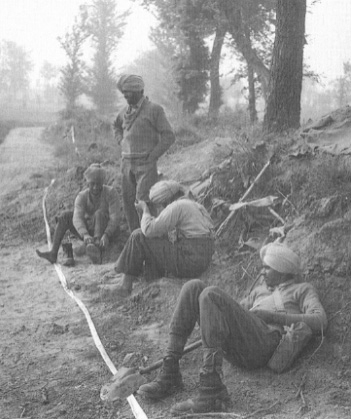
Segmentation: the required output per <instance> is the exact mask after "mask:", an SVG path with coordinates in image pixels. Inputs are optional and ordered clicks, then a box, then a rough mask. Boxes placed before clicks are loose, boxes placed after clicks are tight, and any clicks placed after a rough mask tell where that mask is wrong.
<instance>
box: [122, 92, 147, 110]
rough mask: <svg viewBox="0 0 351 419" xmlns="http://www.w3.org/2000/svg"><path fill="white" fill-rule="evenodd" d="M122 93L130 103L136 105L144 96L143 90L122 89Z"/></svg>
mask: <svg viewBox="0 0 351 419" xmlns="http://www.w3.org/2000/svg"><path fill="white" fill-rule="evenodd" d="M122 94H123V96H124V98H125V100H126V101H127V102H128V105H132V106H135V105H136V104H137V103H138V102H139V100H140V99H141V98H142V96H143V91H140V92H133V91H131V90H122Z"/></svg>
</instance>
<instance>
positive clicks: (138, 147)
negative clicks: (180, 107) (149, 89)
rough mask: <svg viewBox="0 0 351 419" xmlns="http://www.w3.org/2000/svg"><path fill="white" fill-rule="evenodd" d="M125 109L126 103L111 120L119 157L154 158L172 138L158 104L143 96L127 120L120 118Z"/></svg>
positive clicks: (149, 159) (150, 159)
mask: <svg viewBox="0 0 351 419" xmlns="http://www.w3.org/2000/svg"><path fill="white" fill-rule="evenodd" d="M127 110H128V107H127V106H126V107H125V108H123V109H122V111H121V112H120V113H119V114H118V115H117V118H116V120H115V123H114V129H115V138H116V140H117V141H118V143H120V144H121V145H122V158H127V159H132V160H137V161H138V160H141V161H143V160H146V159H147V160H148V161H149V162H151V161H156V160H157V159H158V158H159V157H161V156H162V154H164V153H165V152H166V151H167V150H168V148H169V147H170V146H171V145H172V144H173V143H174V141H175V135H174V132H173V130H172V128H171V126H170V124H169V122H168V120H167V118H166V115H165V112H164V110H163V108H162V106H160V105H157V104H155V103H152V102H150V101H149V99H148V98H146V97H145V99H144V100H143V101H142V102H141V104H140V108H139V109H137V110H135V112H134V114H135V117H133V118H132V121H130V122H126V119H125V118H124V114H125V113H126V112H127Z"/></svg>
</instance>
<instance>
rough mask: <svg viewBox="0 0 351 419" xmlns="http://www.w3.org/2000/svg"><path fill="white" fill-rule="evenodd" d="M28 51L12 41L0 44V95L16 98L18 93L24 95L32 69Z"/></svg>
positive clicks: (11, 98)
mask: <svg viewBox="0 0 351 419" xmlns="http://www.w3.org/2000/svg"><path fill="white" fill-rule="evenodd" d="M32 67H33V65H32V62H31V60H30V57H29V53H28V52H27V51H26V50H25V49H24V48H23V47H21V46H19V45H17V44H16V43H15V42H12V41H6V40H4V41H2V42H1V44H0V95H5V96H6V97H7V98H8V99H10V100H13V99H16V96H17V95H18V94H19V93H22V95H25V92H26V90H27V89H28V87H29V74H30V71H31V70H32Z"/></svg>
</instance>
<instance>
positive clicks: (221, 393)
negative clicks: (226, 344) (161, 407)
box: [171, 350, 230, 416]
mask: <svg viewBox="0 0 351 419" xmlns="http://www.w3.org/2000/svg"><path fill="white" fill-rule="evenodd" d="M206 351H207V352H206ZM222 362H223V355H222V353H221V350H218V351H217V350H215V351H213V350H210V351H208V350H205V353H204V364H203V367H202V369H201V371H200V386H199V392H198V395H197V396H196V397H195V398H194V399H188V400H186V401H184V402H180V403H176V404H175V405H174V406H173V407H172V408H171V413H172V415H174V416H182V415H185V414H189V413H209V412H225V411H227V409H228V407H229V405H230V397H229V394H228V391H227V388H226V386H225V385H224V384H223V383H222V379H221V375H222Z"/></svg>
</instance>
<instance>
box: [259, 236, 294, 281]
mask: <svg viewBox="0 0 351 419" xmlns="http://www.w3.org/2000/svg"><path fill="white" fill-rule="evenodd" d="M260 257H261V260H262V263H263V264H264V265H267V266H269V267H271V268H272V269H274V270H276V271H278V272H280V273H283V274H298V273H300V272H301V266H300V265H301V264H300V258H299V257H298V256H297V254H296V253H294V252H293V251H292V250H290V249H289V248H288V247H286V246H285V245H284V244H282V243H269V244H267V245H266V246H263V247H262V248H261V250H260Z"/></svg>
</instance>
